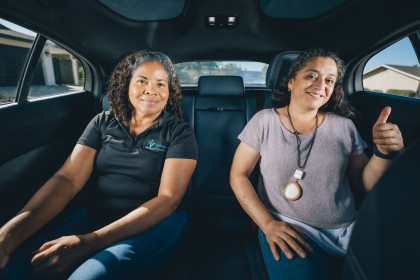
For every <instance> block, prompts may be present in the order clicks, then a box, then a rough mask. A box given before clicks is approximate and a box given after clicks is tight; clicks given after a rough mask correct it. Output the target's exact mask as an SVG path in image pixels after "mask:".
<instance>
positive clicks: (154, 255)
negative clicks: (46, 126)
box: [0, 51, 197, 279]
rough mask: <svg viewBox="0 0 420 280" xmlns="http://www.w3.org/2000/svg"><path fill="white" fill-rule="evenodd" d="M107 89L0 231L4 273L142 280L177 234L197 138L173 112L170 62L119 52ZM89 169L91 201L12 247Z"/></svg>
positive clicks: (175, 100) (53, 211)
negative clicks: (66, 151)
mask: <svg viewBox="0 0 420 280" xmlns="http://www.w3.org/2000/svg"><path fill="white" fill-rule="evenodd" d="M107 95H108V100H109V103H110V105H111V110H110V111H106V112H102V113H100V114H98V115H97V116H96V117H95V118H93V120H92V121H91V122H90V123H89V125H88V126H87V128H86V129H85V131H84V133H83V135H82V136H81V137H80V139H79V141H78V142H77V145H76V147H75V148H74V150H73V152H72V153H71V155H70V156H69V158H68V159H67V161H66V162H65V163H64V165H63V166H62V167H61V169H60V170H58V171H57V172H56V174H55V175H54V176H53V177H52V178H51V179H50V180H49V181H47V182H46V183H45V184H44V186H43V187H42V188H41V189H40V190H38V192H37V193H36V194H35V195H34V196H33V197H32V199H31V200H30V201H29V202H28V203H27V205H26V206H25V207H24V208H23V209H22V210H21V211H20V212H19V213H18V215H17V216H16V217H15V218H13V219H12V220H10V221H9V222H8V223H6V224H5V225H4V226H3V227H2V228H1V229H0V267H1V268H3V267H4V269H3V271H2V272H3V273H5V274H7V275H8V276H9V277H10V278H11V279H35V278H36V277H38V276H39V277H40V278H42V279H45V278H62V277H68V276H69V277H70V278H69V279H131V278H135V279H145V278H149V277H150V276H151V275H152V274H153V273H154V272H156V271H157V270H158V268H159V267H160V266H162V265H163V264H164V263H165V262H166V261H167V260H168V259H169V258H170V256H171V255H172V254H173V253H174V251H175V249H176V248H177V246H178V245H179V243H180V241H181V240H182V237H183V235H184V233H185V232H186V229H187V225H188V216H187V214H186V212H185V211H176V209H177V207H178V205H179V203H180V201H181V200H182V197H183V196H184V193H185V191H186V189H187V185H188V182H189V180H190V178H191V175H192V173H193V171H194V168H195V165H196V162H197V145H196V142H195V138H194V134H193V131H192V129H191V127H190V126H189V125H188V124H187V123H185V122H183V121H181V120H180V119H182V110H181V108H180V104H181V90H180V87H179V83H178V78H177V76H176V73H175V69H174V67H173V65H172V63H171V61H170V60H169V58H168V57H167V56H166V55H163V54H161V53H154V52H148V51H139V52H135V53H133V54H130V55H128V56H126V57H125V58H124V59H123V60H122V61H121V62H120V63H119V64H118V65H117V66H116V68H115V69H114V71H113V73H112V74H111V78H110V83H109V85H108V88H107ZM93 171H95V175H96V176H95V178H96V182H95V184H94V185H95V186H94V188H93V190H92V193H93V195H92V197H93V200H92V203H91V205H90V207H89V208H85V209H82V210H79V211H76V212H75V213H73V214H72V215H71V216H69V217H68V218H67V219H66V220H65V221H64V222H63V223H62V224H60V225H59V226H58V227H57V228H56V229H54V230H53V231H52V232H50V233H48V234H46V235H45V236H43V237H42V238H40V240H37V241H35V242H33V243H31V244H30V245H28V246H26V247H24V248H20V249H18V250H16V251H15V249H16V248H17V247H18V246H19V245H20V244H21V243H22V242H23V241H24V240H25V239H27V238H28V237H30V236H31V235H32V234H34V233H35V232H36V231H37V230H39V229H40V228H41V227H42V226H43V225H44V224H46V223H47V222H48V221H49V220H51V219H52V218H53V217H55V216H56V215H57V214H58V213H60V212H61V211H62V210H63V208H64V207H65V206H66V205H67V204H68V203H69V202H70V200H71V199H72V198H73V197H74V196H75V195H76V194H77V193H78V192H79V191H80V190H81V189H82V188H83V187H84V185H85V183H86V181H87V180H88V178H89V177H90V175H91V173H92V172H93ZM57 238H58V239H57ZM46 241H48V242H46ZM34 250H35V252H34V253H33V254H32V255H31V253H30V252H32V251H34ZM9 258H10V261H9ZM31 265H32V269H31ZM32 270H33V272H34V273H32Z"/></svg>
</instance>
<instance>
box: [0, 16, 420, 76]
mask: <svg viewBox="0 0 420 280" xmlns="http://www.w3.org/2000/svg"><path fill="white" fill-rule="evenodd" d="M0 24H2V25H4V26H6V27H8V28H10V29H12V30H15V31H18V32H21V33H24V34H27V35H30V36H34V37H35V36H36V33H34V32H32V31H30V30H27V29H25V28H22V27H20V26H18V25H16V24H13V23H10V22H8V21H5V20H3V19H0ZM381 64H394V65H406V66H413V65H419V61H418V59H417V57H416V54H415V52H414V50H413V48H412V46H411V42H410V40H409V39H408V38H404V39H402V40H400V41H398V42H396V43H394V44H393V45H391V46H389V47H388V48H386V49H384V50H382V51H381V52H379V53H377V54H376V55H375V56H373V57H372V58H371V59H370V60H369V61H368V63H367V64H366V66H365V69H364V72H366V71H369V70H370V69H373V68H375V67H376V66H378V65H381ZM263 65H264V64H261V63H255V64H254V63H249V62H248V63H247V64H246V66H245V65H244V66H245V67H244V68H246V69H247V70H248V71H261V69H262V67H263Z"/></svg>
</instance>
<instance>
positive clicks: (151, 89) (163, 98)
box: [128, 62, 169, 118]
mask: <svg viewBox="0 0 420 280" xmlns="http://www.w3.org/2000/svg"><path fill="white" fill-rule="evenodd" d="M128 97H129V100H130V103H131V104H132V105H133V116H140V117H156V118H157V117H158V116H159V115H160V113H161V112H162V110H163V109H164V108H165V106H166V103H167V102H168V98H169V82H168V74H167V73H166V70H165V68H164V67H163V65H162V64H160V63H159V62H146V63H144V64H142V65H140V66H139V67H138V68H137V70H136V71H135V72H134V73H133V76H132V77H131V80H130V84H129V87H128Z"/></svg>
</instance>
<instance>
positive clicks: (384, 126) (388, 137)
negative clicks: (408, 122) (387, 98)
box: [372, 106, 404, 154]
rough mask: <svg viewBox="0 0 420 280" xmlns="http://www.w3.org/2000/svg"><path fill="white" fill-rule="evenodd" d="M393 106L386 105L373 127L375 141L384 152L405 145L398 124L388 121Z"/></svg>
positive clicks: (396, 149)
mask: <svg viewBox="0 0 420 280" xmlns="http://www.w3.org/2000/svg"><path fill="white" fill-rule="evenodd" d="M390 114H391V107H389V106H387V107H385V108H384V109H383V110H382V112H381V115H380V116H379V118H378V120H377V121H376V123H375V125H374V126H373V129H372V135H373V142H374V143H375V144H376V147H377V148H378V150H379V151H380V152H381V153H383V154H389V153H390V152H396V151H399V150H401V149H402V148H403V147H404V143H403V138H402V135H401V132H400V129H399V128H398V126H397V125H396V124H392V123H387V122H386V121H387V119H388V117H389V115H390Z"/></svg>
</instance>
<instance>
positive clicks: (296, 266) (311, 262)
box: [258, 229, 333, 280]
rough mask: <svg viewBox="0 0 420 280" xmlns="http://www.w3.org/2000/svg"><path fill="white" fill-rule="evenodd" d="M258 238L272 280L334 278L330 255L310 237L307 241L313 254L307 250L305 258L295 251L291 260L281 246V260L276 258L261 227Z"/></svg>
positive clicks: (323, 279)
mask: <svg viewBox="0 0 420 280" xmlns="http://www.w3.org/2000/svg"><path fill="white" fill-rule="evenodd" d="M258 239H259V241H260V246H261V252H262V255H263V258H264V264H265V267H266V269H267V274H268V277H269V278H270V280H274V279H281V280H285V279H287V280H292V279H299V280H302V279H310V280H317V279H320V280H321V279H322V280H328V279H332V278H333V270H332V265H331V260H330V257H329V255H328V254H327V253H326V252H325V251H324V250H323V249H322V248H321V247H319V246H318V245H317V244H316V243H315V242H314V241H312V240H310V239H309V238H308V240H307V242H308V243H309V245H311V247H312V249H313V251H314V252H313V253H312V254H311V253H309V252H307V254H306V258H304V259H303V258H301V257H299V256H298V255H297V254H296V253H294V256H293V259H291V260H289V259H288V258H287V257H286V255H285V254H284V253H283V252H282V251H281V250H280V248H277V249H278V251H279V253H280V260H279V261H276V260H275V259H274V257H273V253H272V252H271V249H270V246H269V245H268V243H267V239H266V237H265V234H264V233H263V232H262V230H261V229H259V230H258ZM292 252H293V251H292Z"/></svg>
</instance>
